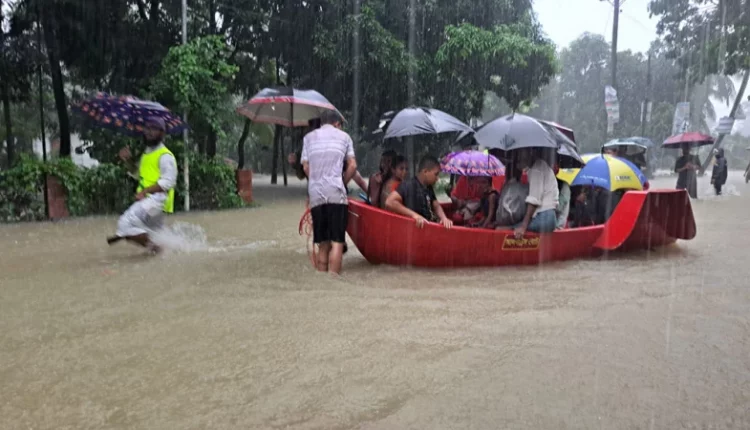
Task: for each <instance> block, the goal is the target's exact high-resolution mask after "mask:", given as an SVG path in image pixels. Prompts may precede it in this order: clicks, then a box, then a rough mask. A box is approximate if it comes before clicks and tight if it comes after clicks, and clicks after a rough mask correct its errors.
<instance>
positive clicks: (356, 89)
mask: <svg viewBox="0 0 750 430" xmlns="http://www.w3.org/2000/svg"><path fill="white" fill-rule="evenodd" d="M353 1H354V32H353V37H352V39H353V41H352V44H353V46H352V51H353V52H354V64H353V65H354V76H353V77H352V87H353V88H352V125H353V126H354V133H355V135H356V136H359V131H360V130H359V129H360V124H359V123H360V119H359V93H360V86H361V84H360V76H359V75H360V59H359V54H360V41H359V30H360V28H359V26H360V18H361V17H360V11H361V5H360V0H353Z"/></svg>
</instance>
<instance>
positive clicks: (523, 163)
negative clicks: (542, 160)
mask: <svg viewBox="0 0 750 430" xmlns="http://www.w3.org/2000/svg"><path fill="white" fill-rule="evenodd" d="M514 152H515V154H514V156H513V161H514V163H515V164H516V168H518V169H520V170H523V169H528V168H529V167H531V166H532V165H534V162H535V161H536V159H537V158H539V156H538V154H537V151H535V150H534V148H521V149H517V150H515V151H514Z"/></svg>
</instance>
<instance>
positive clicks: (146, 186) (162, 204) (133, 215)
mask: <svg viewBox="0 0 750 430" xmlns="http://www.w3.org/2000/svg"><path fill="white" fill-rule="evenodd" d="M165 132H166V125H165V123H164V120H163V119H161V118H159V117H150V118H148V119H147V120H146V124H145V128H144V133H143V134H144V141H145V143H146V150H145V151H144V153H143V155H141V160H140V163H139V165H138V167H137V172H138V192H137V194H136V195H135V200H136V202H135V203H133V204H132V205H131V206H130V207H129V208H128V210H126V211H125V213H124V214H122V216H121V217H120V220H119V221H118V222H117V235H116V236H112V237H110V238H108V239H107V242H108V243H109V244H110V245H112V244H113V243H115V242H118V241H119V240H121V239H126V240H128V241H130V242H133V243H135V244H138V245H140V246H142V247H144V248H148V249H149V250H150V251H152V252H154V253H157V252H159V251H160V249H159V247H158V246H157V245H156V244H155V243H154V242H153V241H152V240H151V237H150V236H149V235H150V233H152V232H154V231H156V230H159V229H161V228H162V226H163V224H164V213H172V212H174V187H175V184H176V183H177V161H176V160H175V157H174V154H172V152H171V151H170V150H169V149H167V147H166V146H164V143H162V140H163V139H164V134H165ZM120 158H121V159H122V160H123V161H124V162H125V163H126V164H129V170H130V173H131V175H133V176H135V173H136V166H135V165H134V164H133V163H132V162H131V161H132V155H131V153H130V150H129V149H128V148H124V149H123V150H122V151H120Z"/></svg>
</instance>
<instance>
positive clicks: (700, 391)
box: [0, 174, 750, 429]
mask: <svg viewBox="0 0 750 430" xmlns="http://www.w3.org/2000/svg"><path fill="white" fill-rule="evenodd" d="M656 182H657V184H658V185H667V186H669V185H672V184H673V182H674V179H663V180H659V181H656ZM295 185H296V186H293V187H290V188H289V189H286V190H279V189H275V190H274V189H272V188H271V187H268V186H259V187H258V189H257V190H256V193H257V194H258V195H259V199H260V200H261V201H262V202H263V206H262V207H260V208H257V209H250V210H241V211H229V212H214V213H191V214H189V215H179V216H175V217H174V218H173V219H172V220H171V221H170V222H172V223H174V222H178V223H190V224H193V225H197V226H200V227H202V228H203V229H205V234H206V238H207V241H206V242H202V241H201V240H200V238H199V237H198V236H199V235H198V234H197V233H199V232H196V231H194V230H190V229H188V228H186V227H185V224H178V226H181V228H182V231H183V235H187V237H188V238H189V240H188V239H185V241H184V243H182V242H179V243H178V245H179V247H180V249H181V250H179V251H170V252H167V253H166V254H165V255H163V256H160V257H156V258H151V257H147V256H145V255H144V254H143V253H141V252H140V251H139V250H137V249H135V248H133V247H131V246H128V245H127V244H123V245H121V246H116V247H112V248H108V247H107V246H106V244H105V242H104V239H105V236H106V235H107V234H109V233H111V232H112V231H113V229H114V228H115V218H95V219H76V220H71V221H66V222H61V223H55V224H51V223H43V224H16V225H3V226H0V427H2V428H8V429H26V428H34V429H47V428H55V429H106V428H122V429H133V428H138V429H141V428H143V429H225V428H226V429H228V428H240V429H248V428H253V429H256V428H257V429H275V428H284V429H287V428H289V429H348V428H355V429H500V428H503V429H504V428H509V429H589V428H591V429H678V428H687V429H730V428H731V429H748V428H750V323H749V322H748V316H749V315H750V260H748V253H747V250H748V243H749V242H748V241H749V240H750V238H749V237H748V236H749V235H748V233H750V218H749V217H748V213H749V212H750V198H749V197H747V195H750V185H748V186H745V184H744V183H742V181H741V179H740V178H739V175H738V174H733V176H732V179H731V184H730V185H728V187H727V188H728V190H727V191H728V192H729V193H730V194H732V195H728V196H725V197H722V198H718V199H717V198H706V199H702V200H701V201H697V202H695V203H694V210H695V213H696V217H697V221H698V237H697V238H696V239H695V240H693V241H690V242H681V243H679V244H678V245H676V246H671V247H668V248H666V249H661V250H658V251H654V252H645V251H644V252H636V253H631V254H623V255H611V256H609V257H608V258H601V259H595V260H585V261H573V262H566V263H559V264H549V265H545V266H541V267H528V268H502V269H481V270H418V269H405V268H395V267H376V266H371V265H369V264H368V263H367V262H366V261H364V259H363V258H362V257H361V255H359V254H358V253H357V252H356V250H355V249H352V252H350V253H349V254H348V255H347V256H346V258H345V262H344V265H345V275H344V276H343V277H342V278H340V279H331V278H330V277H328V276H325V275H318V274H316V273H315V272H314V271H313V269H312V268H311V266H310V264H309V261H308V257H307V255H306V248H305V240H304V239H303V238H301V237H300V236H298V234H297V222H298V220H299V217H300V214H301V212H302V208H303V202H302V198H301V197H300V196H301V195H302V194H303V192H304V190H303V189H302V188H301V187H300V186H299V185H298V184H295ZM701 188H702V191H703V194H707V193H708V184H707V179H702V180H701ZM739 194H743V195H739ZM183 239H184V238H183Z"/></svg>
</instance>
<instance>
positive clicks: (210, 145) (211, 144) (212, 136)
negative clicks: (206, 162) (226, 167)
mask: <svg viewBox="0 0 750 430" xmlns="http://www.w3.org/2000/svg"><path fill="white" fill-rule="evenodd" d="M218 139H219V136H218V135H217V134H216V132H215V131H214V129H213V128H212V129H211V131H209V132H208V140H207V141H206V157H208V158H214V157H215V156H216V141H217V140H218Z"/></svg>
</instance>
